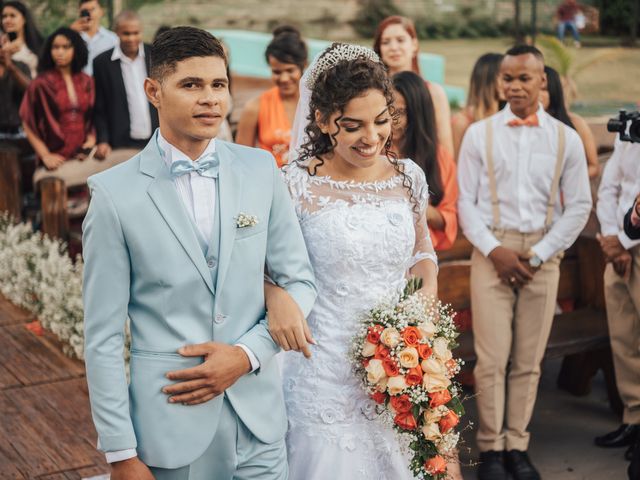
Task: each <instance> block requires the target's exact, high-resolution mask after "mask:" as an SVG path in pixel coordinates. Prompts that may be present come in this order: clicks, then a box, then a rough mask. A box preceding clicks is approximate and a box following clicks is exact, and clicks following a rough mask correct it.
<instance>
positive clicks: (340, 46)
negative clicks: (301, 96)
mask: <svg viewBox="0 0 640 480" xmlns="http://www.w3.org/2000/svg"><path fill="white" fill-rule="evenodd" d="M358 58H365V59H367V60H371V61H373V62H376V63H382V62H380V57H379V56H378V54H377V53H376V52H374V51H373V50H371V49H370V48H367V47H363V46H360V45H349V44H348V43H338V42H336V43H334V44H332V45H331V46H330V47H328V48H327V49H326V50H325V51H324V52H323V53H322V55H320V57H319V58H318V59H317V60H316V62H315V65H312V67H311V69H310V71H309V75H308V76H307V80H306V82H305V83H306V86H307V88H308V89H309V90H313V86H314V85H315V83H316V80H318V77H319V76H320V75H321V74H322V73H323V72H325V71H327V70H330V69H332V68H333V67H335V66H336V65H337V64H338V63H340V62H348V61H352V60H356V59H358Z"/></svg>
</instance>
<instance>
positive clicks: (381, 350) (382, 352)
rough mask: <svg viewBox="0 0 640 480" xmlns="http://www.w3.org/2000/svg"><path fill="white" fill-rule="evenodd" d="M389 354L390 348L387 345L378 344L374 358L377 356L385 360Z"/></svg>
mask: <svg viewBox="0 0 640 480" xmlns="http://www.w3.org/2000/svg"><path fill="white" fill-rule="evenodd" d="M388 356H389V349H388V348H387V347H385V346H384V345H383V344H381V343H380V344H378V346H377V347H376V353H374V354H373V358H377V359H378V360H384V359H385V358H387V357H388Z"/></svg>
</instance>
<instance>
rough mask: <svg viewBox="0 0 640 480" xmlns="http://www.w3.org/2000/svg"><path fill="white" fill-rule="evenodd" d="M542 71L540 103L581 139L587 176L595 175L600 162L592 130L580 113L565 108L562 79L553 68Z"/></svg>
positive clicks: (597, 172) (545, 68)
mask: <svg viewBox="0 0 640 480" xmlns="http://www.w3.org/2000/svg"><path fill="white" fill-rule="evenodd" d="M544 72H545V73H546V74H547V85H546V87H544V88H543V89H542V90H541V91H540V103H542V107H543V108H544V109H545V110H546V111H547V112H548V113H549V114H550V115H551V116H552V117H553V118H555V119H556V120H560V121H561V122H562V123H564V124H565V125H568V126H570V127H571V128H573V129H574V130H575V131H576V132H578V135H580V139H581V140H582V144H583V145H584V151H585V154H586V155H587V168H588V170H589V178H594V177H597V176H598V174H599V173H600V163H599V162H598V147H597V146H596V140H595V138H594V137H593V132H592V131H591V129H590V128H589V125H587V122H585V120H584V118H582V117H581V116H580V115H578V114H575V113H572V112H569V111H568V110H567V107H566V104H565V100H564V93H563V90H562V81H561V80H560V75H558V72H556V71H555V70H554V69H553V68H551V67H548V66H545V67H544Z"/></svg>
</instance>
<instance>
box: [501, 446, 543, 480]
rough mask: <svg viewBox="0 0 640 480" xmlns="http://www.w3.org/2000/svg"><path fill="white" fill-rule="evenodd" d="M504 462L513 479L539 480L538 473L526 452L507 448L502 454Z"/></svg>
mask: <svg viewBox="0 0 640 480" xmlns="http://www.w3.org/2000/svg"><path fill="white" fill-rule="evenodd" d="M504 464H505V467H507V470H508V471H509V473H510V474H511V475H513V478H514V480H540V474H539V473H538V471H537V470H536V467H534V466H533V464H532V463H531V460H529V455H527V452H523V451H521V450H509V451H508V452H506V453H505V455H504Z"/></svg>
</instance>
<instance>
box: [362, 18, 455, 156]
mask: <svg viewBox="0 0 640 480" xmlns="http://www.w3.org/2000/svg"><path fill="white" fill-rule="evenodd" d="M373 49H374V50H375V51H376V53H377V54H378V55H379V56H380V58H381V59H382V61H383V62H384V64H385V65H386V66H387V68H388V69H389V75H395V74H396V73H398V72H414V73H417V74H418V75H420V66H419V65H418V53H419V45H418V34H417V33H416V27H415V25H414V23H413V22H412V21H411V20H409V19H408V18H406V17H401V16H399V15H393V16H391V17H387V18H385V19H384V20H382V22H380V24H379V25H378V29H377V30H376V34H375V38H374V41H373ZM425 83H426V85H427V88H428V89H429V93H430V95H431V98H432V99H433V108H434V110H435V114H436V127H437V132H438V139H439V141H440V145H442V146H443V147H444V148H446V149H447V150H448V151H449V152H450V153H453V140H452V136H451V108H450V107H449V99H448V98H447V94H446V93H445V91H444V88H442V86H440V85H438V84H437V83H433V82H425Z"/></svg>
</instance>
